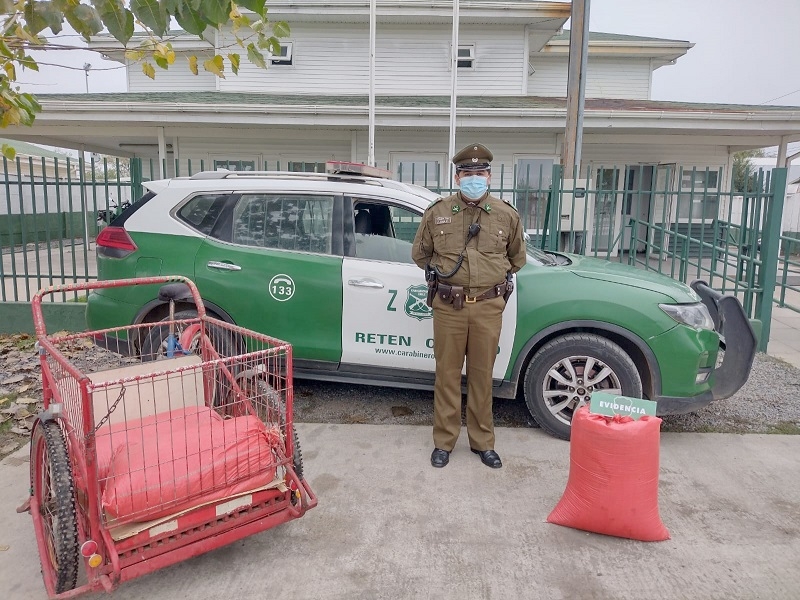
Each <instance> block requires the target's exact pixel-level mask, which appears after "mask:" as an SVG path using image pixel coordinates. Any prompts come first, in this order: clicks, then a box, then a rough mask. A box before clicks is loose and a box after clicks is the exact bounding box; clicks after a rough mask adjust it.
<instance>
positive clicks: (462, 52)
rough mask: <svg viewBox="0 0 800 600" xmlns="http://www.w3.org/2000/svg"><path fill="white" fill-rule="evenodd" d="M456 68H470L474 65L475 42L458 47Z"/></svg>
mask: <svg viewBox="0 0 800 600" xmlns="http://www.w3.org/2000/svg"><path fill="white" fill-rule="evenodd" d="M457 64H458V68H459V69H472V68H473V67H474V66H475V44H466V45H462V46H459V47H458V63H457Z"/></svg>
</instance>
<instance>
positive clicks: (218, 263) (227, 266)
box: [206, 260, 242, 271]
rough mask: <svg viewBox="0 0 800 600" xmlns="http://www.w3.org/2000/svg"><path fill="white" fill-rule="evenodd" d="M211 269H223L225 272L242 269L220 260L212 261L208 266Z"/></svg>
mask: <svg viewBox="0 0 800 600" xmlns="http://www.w3.org/2000/svg"><path fill="white" fill-rule="evenodd" d="M206 266H207V267H208V268H209V269H221V270H223V271H241V270H242V267H240V266H239V265H234V264H233V263H226V262H221V261H218V260H210V261H208V264H207V265H206Z"/></svg>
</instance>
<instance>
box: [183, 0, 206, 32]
mask: <svg viewBox="0 0 800 600" xmlns="http://www.w3.org/2000/svg"><path fill="white" fill-rule="evenodd" d="M175 20H176V21H178V25H180V26H181V29H183V30H184V31H186V32H188V33H193V34H194V35H200V34H201V33H203V32H204V31H205V30H206V27H208V23H206V21H205V19H203V17H201V16H200V14H199V13H198V12H197V11H196V10H193V9H192V8H190V7H189V6H188V4H186V3H185V4H184V8H183V11H182V12H179V13H178V14H176V15H175Z"/></svg>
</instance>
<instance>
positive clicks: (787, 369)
mask: <svg viewBox="0 0 800 600" xmlns="http://www.w3.org/2000/svg"><path fill="white" fill-rule="evenodd" d="M494 414H495V424H496V425H498V426H502V427H534V426H535V424H534V422H533V420H532V419H531V417H530V415H529V414H528V410H527V408H526V407H525V403H524V402H522V401H521V400H502V399H495V403H494ZM295 418H296V419H297V420H298V421H300V422H309V423H398V424H404V425H432V424H433V394H432V392H429V391H419V390H405V389H391V388H376V387H370V386H363V385H348V384H334V383H323V382H313V381H305V380H296V381H295ZM661 429H662V431H701V432H723V433H795V434H800V369H797V368H795V367H794V366H792V365H790V364H788V363H786V362H784V361H781V360H778V359H775V358H772V357H771V356H767V355H766V354H758V355H757V356H756V359H755V362H754V364H753V370H752V371H751V373H750V378H749V380H748V382H747V384H745V386H744V387H743V388H742V389H741V390H739V392H738V393H736V394H735V395H734V396H732V397H731V398H728V399H727V400H720V401H718V402H715V403H712V404H711V405H709V406H707V407H706V408H704V409H702V410H699V411H697V412H693V413H689V414H685V415H672V416H666V417H663V423H662V427H661Z"/></svg>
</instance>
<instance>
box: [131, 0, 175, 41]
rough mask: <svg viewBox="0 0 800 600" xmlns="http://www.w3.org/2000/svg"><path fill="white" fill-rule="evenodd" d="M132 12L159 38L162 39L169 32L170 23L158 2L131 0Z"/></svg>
mask: <svg viewBox="0 0 800 600" xmlns="http://www.w3.org/2000/svg"><path fill="white" fill-rule="evenodd" d="M131 11H133V14H134V15H136V18H137V19H139V20H140V21H141V22H142V23H144V24H145V25H146V26H147V27H149V28H150V29H151V30H152V31H153V33H155V34H156V35H157V36H158V37H162V36H163V35H164V34H165V33H166V32H167V28H168V23H169V21H168V19H167V13H166V12H165V11H164V9H163V8H162V6H161V4H159V3H158V0H131Z"/></svg>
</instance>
